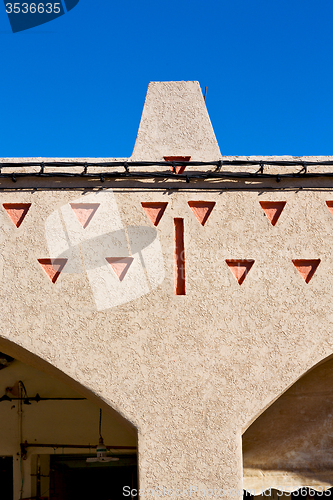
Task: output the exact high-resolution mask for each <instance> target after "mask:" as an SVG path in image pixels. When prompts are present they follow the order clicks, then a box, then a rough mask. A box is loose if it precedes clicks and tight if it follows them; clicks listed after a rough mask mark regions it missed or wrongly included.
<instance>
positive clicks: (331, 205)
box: [326, 201, 333, 215]
mask: <svg viewBox="0 0 333 500" xmlns="http://www.w3.org/2000/svg"><path fill="white" fill-rule="evenodd" d="M326 205H327V208H328V210H329V211H330V212H331V214H332V215H333V201H327V202H326Z"/></svg>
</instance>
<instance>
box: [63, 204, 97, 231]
mask: <svg viewBox="0 0 333 500" xmlns="http://www.w3.org/2000/svg"><path fill="white" fill-rule="evenodd" d="M99 205H100V203H70V206H71V207H72V209H73V212H74V213H75V215H76V217H77V220H78V221H79V223H80V224H81V226H82V227H83V229H85V228H86V227H87V226H88V225H89V222H90V221H91V219H92V218H93V217H94V215H95V213H96V210H97V209H98V207H99Z"/></svg>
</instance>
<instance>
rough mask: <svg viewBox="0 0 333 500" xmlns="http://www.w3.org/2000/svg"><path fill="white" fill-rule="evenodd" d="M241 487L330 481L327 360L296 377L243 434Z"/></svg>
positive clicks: (332, 448) (332, 372)
mask: <svg viewBox="0 0 333 500" xmlns="http://www.w3.org/2000/svg"><path fill="white" fill-rule="evenodd" d="M243 466H244V487H245V488H246V489H259V490H261V489H263V490H264V489H267V488H270V487H272V488H273V487H275V488H277V489H284V490H288V489H296V488H298V487H301V486H311V487H316V486H317V489H318V487H325V488H327V487H330V486H333V359H330V360H328V361H326V362H324V363H322V364H320V365H319V366H317V367H316V368H314V369H313V370H311V371H310V372H309V373H307V374H306V375H304V376H303V377H302V378H301V379H300V380H298V381H297V382H296V383H295V384H294V385H293V386H292V387H291V388H290V389H289V390H288V391H286V392H285V393H284V394H283V395H282V396H281V397H280V398H279V399H278V400H277V401H275V403H273V404H272V406H270V407H269V408H268V409H267V410H266V411H265V412H264V413H263V414H262V415H261V416H260V417H259V418H258V419H257V420H256V421H255V422H254V423H253V424H252V425H251V426H250V427H249V428H248V429H247V431H246V432H245V433H244V435H243Z"/></svg>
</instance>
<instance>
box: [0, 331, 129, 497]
mask: <svg viewBox="0 0 333 500" xmlns="http://www.w3.org/2000/svg"><path fill="white" fill-rule="evenodd" d="M26 361H28V363H27V362H26ZM0 422H1V425H0V490H1V491H0V498H1V500H19V499H32V498H33V499H43V500H75V499H78V500H79V499H80V500H92V499H95V498H96V499H97V498H98V499H99V500H111V499H114V498H122V496H123V488H124V487H126V486H127V487H129V488H136V487H137V432H136V429H135V428H134V427H133V426H132V425H131V424H130V423H129V422H128V421H127V420H125V419H124V418H123V417H122V416H121V415H119V414H118V413H116V412H115V411H114V410H113V409H111V408H110V407H109V406H107V405H106V404H105V403H104V402H103V401H102V400H100V399H99V398H97V397H96V396H94V395H92V394H91V393H90V392H89V391H88V390H87V389H85V388H84V387H82V386H80V385H79V384H78V383H77V382H75V381H74V380H71V379H69V378H68V377H67V376H66V375H65V374H63V373H61V372H59V371H58V370H57V369H55V368H54V367H52V366H51V365H49V364H47V363H46V362H43V361H42V360H40V359H39V358H37V357H35V356H34V355H32V354H31V353H28V352H27V351H25V350H23V349H21V348H20V347H18V346H15V345H14V344H11V343H9V342H7V341H1V342H0ZM101 437H102V438H103V441H102V440H101V439H100V438H101ZM103 444H104V446H105V447H106V450H105V449H104V448H103Z"/></svg>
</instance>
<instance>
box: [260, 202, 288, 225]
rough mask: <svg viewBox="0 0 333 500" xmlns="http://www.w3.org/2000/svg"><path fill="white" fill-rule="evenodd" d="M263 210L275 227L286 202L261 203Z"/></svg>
mask: <svg viewBox="0 0 333 500" xmlns="http://www.w3.org/2000/svg"><path fill="white" fill-rule="evenodd" d="M259 203H260V205H261V208H262V209H263V211H264V212H265V214H266V215H267V218H268V220H269V221H270V223H271V224H272V226H275V224H276V223H277V221H278V220H279V217H280V215H281V213H282V210H283V209H284V207H285V205H286V203H287V202H286V201H259Z"/></svg>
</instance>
